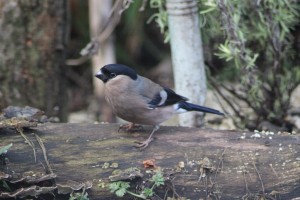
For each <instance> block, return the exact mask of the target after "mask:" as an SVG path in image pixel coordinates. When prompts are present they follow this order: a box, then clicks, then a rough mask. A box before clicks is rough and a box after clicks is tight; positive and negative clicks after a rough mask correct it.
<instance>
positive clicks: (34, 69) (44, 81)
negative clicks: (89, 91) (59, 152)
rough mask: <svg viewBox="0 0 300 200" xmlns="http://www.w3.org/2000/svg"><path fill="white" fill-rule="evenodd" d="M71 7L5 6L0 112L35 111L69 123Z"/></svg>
mask: <svg viewBox="0 0 300 200" xmlns="http://www.w3.org/2000/svg"><path fill="white" fill-rule="evenodd" d="M67 42H68V1H67V0H62V1H53V0H44V1H32V0H22V1H20V0H10V1H1V2H0V43H1V46H0V81H1V85H0V109H1V108H5V107H6V106H8V105H15V106H25V105H29V106H32V107H37V108H39V109H41V110H44V111H45V112H46V114H47V116H58V117H59V118H60V119H61V120H62V121H66V119H67V93H66V89H65V86H66V83H65V77H64V72H65V69H64V66H65V65H64V63H65V57H66V48H67Z"/></svg>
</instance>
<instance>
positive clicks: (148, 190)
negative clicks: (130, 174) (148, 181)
mask: <svg viewBox="0 0 300 200" xmlns="http://www.w3.org/2000/svg"><path fill="white" fill-rule="evenodd" d="M143 194H144V195H145V196H146V197H152V196H153V194H154V192H153V190H152V189H151V188H145V189H144V191H143Z"/></svg>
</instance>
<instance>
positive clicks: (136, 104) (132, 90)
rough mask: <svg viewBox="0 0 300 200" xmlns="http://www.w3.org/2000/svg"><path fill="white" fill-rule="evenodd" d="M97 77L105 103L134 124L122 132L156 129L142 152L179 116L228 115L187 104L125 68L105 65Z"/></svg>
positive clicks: (141, 146)
mask: <svg viewBox="0 0 300 200" xmlns="http://www.w3.org/2000/svg"><path fill="white" fill-rule="evenodd" d="M95 76H96V77H97V78H99V79H101V80H102V81H103V83H104V92H105V99H106V100H107V102H108V103H109V104H110V106H111V107H112V109H113V112H114V113H115V114H116V115H117V116H118V117H120V118H122V119H124V120H126V121H128V122H131V123H130V124H128V125H123V126H122V128H125V129H126V130H130V129H132V128H133V127H134V126H135V124H143V125H152V126H153V127H154V128H153V130H152V132H151V134H150V136H149V137H148V139H147V140H145V141H143V142H138V143H139V144H138V146H137V147H139V148H141V149H144V148H146V147H147V146H148V145H149V143H150V142H151V141H152V140H153V138H152V136H153V134H154V133H155V132H156V131H157V130H158V129H159V125H160V124H161V123H162V122H164V121H166V120H168V119H170V118H171V117H172V116H173V115H174V114H176V113H183V112H188V111H199V112H206V113H212V114H217V115H224V114H223V113H221V112H220V111H218V110H215V109H212V108H207V107H204V106H199V105H196V104H192V103H189V102H187V101H188V99H187V98H186V97H183V96H181V95H179V94H176V93H175V92H174V91H173V90H171V89H169V88H166V87H163V86H160V85H159V84H156V83H154V82H153V81H151V80H150V79H148V78H145V77H143V76H140V75H138V74H137V73H136V71H135V70H133V69H132V68H130V67H127V66H125V65H121V64H108V65H105V66H103V67H102V68H101V69H100V70H99V72H98V73H97V74H96V75H95Z"/></svg>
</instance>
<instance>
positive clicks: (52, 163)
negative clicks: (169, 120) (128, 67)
mask: <svg viewBox="0 0 300 200" xmlns="http://www.w3.org/2000/svg"><path fill="white" fill-rule="evenodd" d="M151 128H152V127H151ZM117 130H118V125H110V124H108V125H103V124H94V125H92V124H44V125H41V126H38V127H37V128H35V129H34V130H30V131H28V132H27V133H30V134H26V136H27V137H28V138H29V140H31V141H32V143H33V144H34V146H35V149H36V155H37V162H35V159H34V154H33V150H32V147H30V146H29V145H28V143H25V142H24V138H23V137H22V136H21V135H20V134H18V133H17V134H16V133H14V132H12V131H8V130H6V131H5V130H2V131H1V129H0V147H1V146H5V145H8V144H10V143H13V146H12V147H11V148H10V149H9V150H8V153H7V154H6V157H7V160H8V162H7V164H6V165H1V164H0V183H1V180H5V181H6V183H7V184H9V185H10V182H16V183H19V184H20V183H21V181H22V180H23V181H24V179H22V178H20V176H18V175H22V174H23V176H24V174H27V175H28V174H34V175H35V177H31V178H30V177H28V176H27V177H26V180H27V182H28V181H31V184H32V183H33V182H34V179H38V180H40V181H41V180H42V178H40V177H39V176H37V174H38V172H42V174H44V176H43V179H46V178H47V177H48V178H49V177H55V176H56V179H55V183H53V185H51V187H50V188H49V187H48V188H47V189H48V190H49V189H51V188H54V189H56V188H58V190H59V191H61V190H62V189H61V188H62V185H64V186H65V188H66V187H67V186H68V185H69V187H71V186H72V185H73V189H74V188H75V187H74V185H82V184H81V183H84V184H83V185H85V186H86V187H87V188H90V187H91V189H89V190H87V193H88V195H89V196H88V197H89V198H90V199H110V200H111V199H118V198H117V197H116V196H115V194H112V193H110V192H109V189H108V187H109V184H110V181H111V180H118V178H116V176H113V177H112V175H113V174H114V175H116V172H117V171H124V170H126V169H129V168H132V167H135V168H137V169H138V170H140V172H141V173H142V176H143V178H136V180H127V181H128V182H130V185H131V188H130V189H129V190H130V191H131V192H139V189H141V188H142V187H143V186H144V185H145V184H147V183H149V176H150V175H149V171H148V170H149V169H145V168H144V166H143V164H142V163H143V161H145V160H151V159H155V161H154V164H155V166H156V169H159V168H160V169H161V171H162V172H163V174H164V177H165V185H164V186H161V187H159V188H158V189H155V191H154V192H155V193H156V194H157V195H158V196H159V197H160V198H161V199H166V198H165V195H167V196H171V197H172V196H173V195H175V197H176V196H177V195H179V196H181V197H186V198H187V199H207V200H209V199H222V200H234V199H238V200H240V199H248V200H254V199H263V197H265V198H264V199H276V200H279V199H282V200H283V199H293V198H296V197H300V161H299V160H300V154H299V140H297V136H295V135H289V134H286V133H282V134H281V135H278V134H274V135H273V134H269V135H267V134H266V133H265V134H263V133H256V134H255V137H254V133H251V132H248V133H241V132H234V131H213V130H206V129H197V128H185V127H161V129H160V130H159V131H158V132H157V134H156V135H155V137H156V139H155V140H154V141H153V142H152V143H151V144H150V146H149V147H148V148H146V149H145V150H143V151H140V150H138V149H136V148H134V147H133V144H134V143H133V142H134V141H140V140H143V139H145V138H146V137H148V136H149V133H150V128H146V129H145V131H142V132H136V133H131V134H130V133H124V132H118V131H117ZM258 135H260V137H258ZM36 136H38V137H40V138H41V140H40V141H39V142H38V140H37V139H38V137H36ZM42 143H43V144H44V146H45V148H41V146H43V145H41V144H42ZM45 155H46V156H45ZM45 158H47V161H48V162H49V164H47V162H46V160H45ZM1 172H2V173H1ZM11 172H13V174H11ZM25 172H26V173H25ZM28 172H31V173H28ZM49 172H53V173H54V174H55V175H54V174H51V173H50V175H48V176H47V177H46V176H45V173H49ZM150 174H151V171H150ZM10 175H11V176H10ZM128 175H129V176H130V175H132V177H133V175H134V174H133V173H132V174H128ZM9 176H10V177H9ZM140 176H141V175H140V174H139V177H140ZM5 177H6V178H5ZM120 178H121V177H119V179H120ZM167 178H169V179H168V180H167ZM38 180H36V181H38ZM147 180H148V181H147ZM74 181H76V182H74ZM143 181H144V182H143ZM74 183H75V184H74ZM76 183H77V184H76ZM38 185H40V186H42V185H43V186H45V187H46V186H49V184H41V183H40V184H38ZM91 185H92V186H91ZM25 186H26V187H29V186H28V183H27V184H26V185H25ZM78 188H80V187H78ZM0 190H1V184H0ZM40 190H42V187H40ZM74 190H75V189H74ZM136 190H137V191H136ZM45 191H47V190H46V189H45ZM172 191H173V193H172ZM174 191H175V192H174ZM11 194H15V193H14V191H11ZM18 194H20V193H18ZM1 195H2V196H1ZM4 195H7V194H4V193H2V194H1V192H0V197H5V196H4ZM259 197H261V198H259ZM56 199H63V198H59V196H57V198H56ZM64 199H68V198H66V197H65V198H64ZM123 199H133V196H130V195H129V194H126V195H125V197H124V198H123Z"/></svg>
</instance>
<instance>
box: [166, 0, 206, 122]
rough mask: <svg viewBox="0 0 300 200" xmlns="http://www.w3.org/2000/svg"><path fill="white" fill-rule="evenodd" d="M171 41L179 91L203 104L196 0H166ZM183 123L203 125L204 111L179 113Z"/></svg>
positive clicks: (202, 80)
mask: <svg viewBox="0 0 300 200" xmlns="http://www.w3.org/2000/svg"><path fill="white" fill-rule="evenodd" d="M166 6H167V10H168V23H169V32H170V44H171V52H172V63H173V73H174V81H175V88H176V91H177V92H178V93H179V94H181V95H183V96H185V97H187V98H189V99H190V100H191V101H192V102H194V103H196V104H199V105H203V104H204V101H205V96H206V76H205V65H204V59H203V50H202V41H201V33H200V28H199V17H198V7H197V1H196V0H189V1H186V0H167V1H166ZM179 124H180V125H182V126H201V125H203V114H201V113H197V112H190V113H186V114H182V115H180V116H179Z"/></svg>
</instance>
